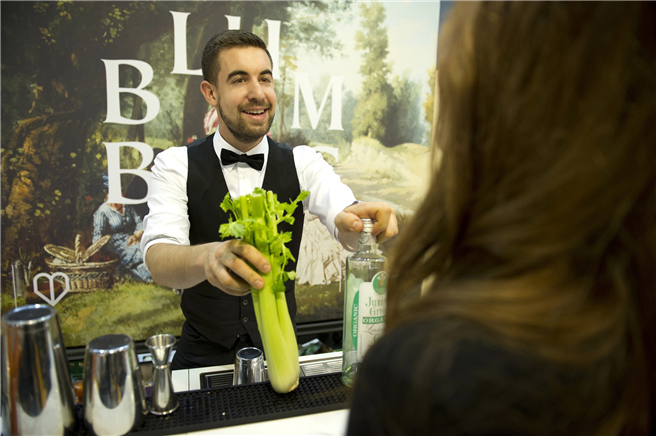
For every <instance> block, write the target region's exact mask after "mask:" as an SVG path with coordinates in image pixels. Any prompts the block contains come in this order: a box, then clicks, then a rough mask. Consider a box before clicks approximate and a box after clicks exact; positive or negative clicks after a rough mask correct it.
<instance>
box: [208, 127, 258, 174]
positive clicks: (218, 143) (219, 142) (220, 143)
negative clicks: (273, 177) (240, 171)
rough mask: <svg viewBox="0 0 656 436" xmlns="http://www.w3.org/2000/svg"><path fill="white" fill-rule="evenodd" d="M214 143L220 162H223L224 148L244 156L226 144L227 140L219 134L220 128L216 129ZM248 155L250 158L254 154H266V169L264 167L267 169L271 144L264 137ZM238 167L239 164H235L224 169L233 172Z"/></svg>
mask: <svg viewBox="0 0 656 436" xmlns="http://www.w3.org/2000/svg"><path fill="white" fill-rule="evenodd" d="M213 143H214V152H215V153H216V156H217V157H218V158H219V160H221V150H222V149H224V148H225V149H226V150H229V151H232V152H233V153H237V154H242V152H241V151H240V150H238V149H236V148H235V147H233V146H232V145H230V144H228V142H226V140H225V139H223V136H221V134H220V133H219V128H218V127H217V128H216V132H215V133H214V140H213ZM246 154H247V155H249V156H250V155H253V154H264V167H263V169H264V168H266V163H267V160H268V159H269V142H268V140H267V137H266V135H265V136H264V137H262V140H261V141H260V143H259V144H257V145H256V146H255V147H253V148H251V149H250V150H248V151H247V152H246ZM236 166H237V164H233V165H227V166H225V167H224V168H225V169H229V170H232V169H234V168H236Z"/></svg>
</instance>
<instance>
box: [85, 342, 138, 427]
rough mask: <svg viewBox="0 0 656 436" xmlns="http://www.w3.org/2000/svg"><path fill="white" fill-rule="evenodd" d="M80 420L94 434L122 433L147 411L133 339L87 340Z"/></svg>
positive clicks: (136, 423) (134, 424)
mask: <svg viewBox="0 0 656 436" xmlns="http://www.w3.org/2000/svg"><path fill="white" fill-rule="evenodd" d="M83 397H84V423H85V424H86V426H87V429H88V430H90V431H91V432H92V433H93V434H96V435H107V436H109V435H123V434H126V433H128V432H129V431H130V430H132V429H135V428H138V427H139V426H140V425H141V424H142V423H143V420H144V415H145V414H146V413H147V412H148V409H147V406H146V393H145V391H144V386H143V382H142V379H141V372H140V371H139V362H138V361H137V355H136V352H135V349H134V342H133V341H132V338H131V337H130V336H128V335H120V334H113V335H104V336H100V337H98V338H95V339H93V340H91V341H90V342H89V343H88V344H87V347H86V350H85V353H84V394H83Z"/></svg>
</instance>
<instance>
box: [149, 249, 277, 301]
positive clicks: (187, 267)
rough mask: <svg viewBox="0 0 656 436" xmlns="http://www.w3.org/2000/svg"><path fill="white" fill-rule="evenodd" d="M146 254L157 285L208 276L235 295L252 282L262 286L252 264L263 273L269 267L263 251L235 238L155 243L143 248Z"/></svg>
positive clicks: (184, 285)
mask: <svg viewBox="0 0 656 436" xmlns="http://www.w3.org/2000/svg"><path fill="white" fill-rule="evenodd" d="M146 258H147V264H148V269H149V270H150V272H151V275H152V277H153V281H155V283H157V284H159V285H162V286H168V287H170V288H174V289H188V288H191V287H192V286H195V285H197V284H198V283H201V282H202V281H204V280H207V281H209V282H210V283H211V284H212V285H213V286H215V287H217V288H219V289H220V290H221V291H223V292H225V293H226V294H229V295H235V296H242V295H246V294H248V293H249V292H250V291H251V286H252V287H254V288H256V289H262V287H263V286H264V279H263V278H262V276H261V275H260V274H258V272H256V271H255V270H254V269H253V267H251V265H253V266H255V268H257V270H259V271H260V272H262V273H267V272H269V271H270V270H271V265H269V262H268V261H267V260H266V258H265V257H264V256H263V255H262V253H260V252H259V251H258V250H257V249H256V248H255V247H253V246H252V245H249V244H247V243H245V242H242V241H241V240H238V239H233V240H230V241H225V242H212V243H208V244H202V245H193V246H188V245H174V244H165V243H161V244H155V245H153V246H151V247H150V248H148V250H147V251H146ZM249 263H250V265H249Z"/></svg>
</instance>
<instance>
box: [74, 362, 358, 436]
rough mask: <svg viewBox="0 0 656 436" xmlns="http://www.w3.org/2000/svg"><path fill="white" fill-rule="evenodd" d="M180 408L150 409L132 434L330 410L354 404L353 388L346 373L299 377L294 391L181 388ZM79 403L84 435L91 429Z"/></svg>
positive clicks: (244, 387) (163, 432)
mask: <svg viewBox="0 0 656 436" xmlns="http://www.w3.org/2000/svg"><path fill="white" fill-rule="evenodd" d="M176 398H177V399H178V402H179V406H178V409H177V410H176V411H175V412H173V413H172V414H170V415H168V416H155V415H152V414H150V413H149V414H148V415H147V416H146V419H145V422H144V423H143V424H142V425H141V427H139V428H137V429H134V430H132V431H131V432H130V433H129V434H135V435H144V436H146V435H171V434H178V433H188V432H193V431H200V430H209V429H212V428H219V427H228V426H233V425H242V424H252V423H254V422H261V421H269V420H273V419H281V418H290V417H293V416H301V415H309V414H312V413H320V412H328V411H331V410H339V409H346V408H348V407H349V401H350V390H349V388H347V387H346V386H344V385H343V384H342V375H341V373H333V374H323V375H314V376H309V377H303V378H301V379H300V380H299V385H298V387H297V388H296V389H295V390H294V391H293V392H291V393H289V394H284V395H283V394H278V393H276V392H275V391H274V390H273V388H272V387H271V384H270V383H269V382H263V383H255V384H250V385H240V386H228V387H222V388H218V389H203V390H199V391H189V392H179V393H177V394H176ZM82 413H83V411H82V408H81V407H80V408H79V409H78V426H77V428H78V430H79V431H77V432H76V433H77V434H78V435H86V434H89V432H87V431H86V428H85V426H84V424H82V422H81V421H82V419H81V418H82Z"/></svg>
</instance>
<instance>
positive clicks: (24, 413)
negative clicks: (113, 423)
mask: <svg viewBox="0 0 656 436" xmlns="http://www.w3.org/2000/svg"><path fill="white" fill-rule="evenodd" d="M74 411H75V401H74V394H73V384H72V383H71V377H70V374H69V371H68V360H67V358H66V347H65V346H64V341H63V339H62V335H61V330H60V328H59V321H58V319H57V311H56V310H55V308H54V307H51V306H47V305H43V304H36V305H30V306H22V307H18V308H16V309H13V310H12V311H10V312H7V313H6V314H5V315H4V316H3V317H2V432H3V434H4V435H6V436H9V435H23V434H24V435H37V434H48V435H63V434H67V433H70V432H72V431H73V429H74V427H75V413H74Z"/></svg>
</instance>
